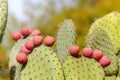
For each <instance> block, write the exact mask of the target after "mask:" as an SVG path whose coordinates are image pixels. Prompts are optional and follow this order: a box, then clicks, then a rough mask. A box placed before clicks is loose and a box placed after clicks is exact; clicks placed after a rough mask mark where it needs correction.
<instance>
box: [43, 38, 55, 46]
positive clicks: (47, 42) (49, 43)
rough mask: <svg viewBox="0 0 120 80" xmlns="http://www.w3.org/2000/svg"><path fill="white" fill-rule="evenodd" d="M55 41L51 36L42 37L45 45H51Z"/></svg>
mask: <svg viewBox="0 0 120 80" xmlns="http://www.w3.org/2000/svg"><path fill="white" fill-rule="evenodd" d="M54 42H55V39H54V38H53V37H52V36H46V37H45V39H44V44H45V45H46V46H52V45H53V44H54Z"/></svg>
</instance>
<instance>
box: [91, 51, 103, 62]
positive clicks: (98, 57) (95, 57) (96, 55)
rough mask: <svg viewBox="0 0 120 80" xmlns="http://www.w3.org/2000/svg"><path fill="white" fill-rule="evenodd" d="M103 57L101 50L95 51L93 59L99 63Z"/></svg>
mask: <svg viewBox="0 0 120 80" xmlns="http://www.w3.org/2000/svg"><path fill="white" fill-rule="evenodd" d="M102 56H103V54H102V51H101V50H94V51H93V58H94V59H95V60H97V61H99V60H100V59H101V57H102Z"/></svg>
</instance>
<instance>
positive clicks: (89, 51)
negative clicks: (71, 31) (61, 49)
mask: <svg viewBox="0 0 120 80" xmlns="http://www.w3.org/2000/svg"><path fill="white" fill-rule="evenodd" d="M82 52H83V55H84V56H85V57H92V49H91V48H84V49H83V50H82Z"/></svg>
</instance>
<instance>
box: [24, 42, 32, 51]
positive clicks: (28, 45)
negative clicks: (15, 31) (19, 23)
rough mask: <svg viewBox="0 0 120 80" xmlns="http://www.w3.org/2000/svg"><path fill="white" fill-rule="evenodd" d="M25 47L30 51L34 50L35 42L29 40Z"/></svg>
mask: <svg viewBox="0 0 120 80" xmlns="http://www.w3.org/2000/svg"><path fill="white" fill-rule="evenodd" d="M25 47H26V48H27V49H28V50H33V49H34V43H33V40H28V41H27V42H26V43H25Z"/></svg>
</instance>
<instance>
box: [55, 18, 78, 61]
mask: <svg viewBox="0 0 120 80" xmlns="http://www.w3.org/2000/svg"><path fill="white" fill-rule="evenodd" d="M59 27H60V28H59V30H58V34H57V42H56V47H57V55H58V57H59V60H60V62H61V63H62V62H63V61H64V59H65V58H66V57H67V56H68V55H69V51H68V48H69V46H70V45H75V43H76V30H75V25H74V24H73V22H72V21H71V20H65V21H64V22H63V23H62V24H60V25H59Z"/></svg>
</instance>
